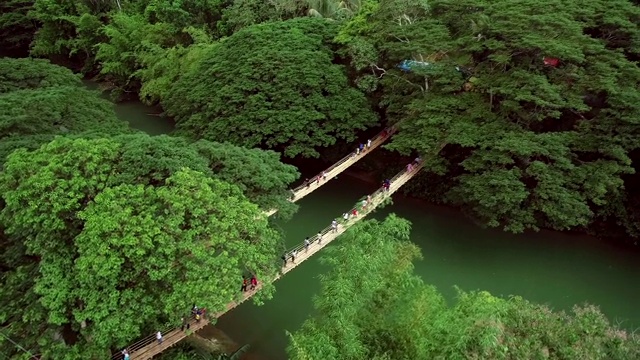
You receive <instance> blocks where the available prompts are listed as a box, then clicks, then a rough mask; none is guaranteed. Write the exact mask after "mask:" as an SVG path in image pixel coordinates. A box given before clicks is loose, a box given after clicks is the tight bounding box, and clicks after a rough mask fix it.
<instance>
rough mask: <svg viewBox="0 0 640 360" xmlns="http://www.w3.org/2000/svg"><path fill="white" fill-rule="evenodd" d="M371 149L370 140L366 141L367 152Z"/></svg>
mask: <svg viewBox="0 0 640 360" xmlns="http://www.w3.org/2000/svg"><path fill="white" fill-rule="evenodd" d="M369 149H371V139H369V140H367V150H369Z"/></svg>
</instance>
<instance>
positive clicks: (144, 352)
mask: <svg viewBox="0 0 640 360" xmlns="http://www.w3.org/2000/svg"><path fill="white" fill-rule="evenodd" d="M423 165H424V162H420V163H418V164H417V165H415V167H414V168H413V170H411V171H408V170H407V169H404V170H403V171H401V172H399V173H398V174H397V175H395V176H394V177H393V178H391V181H390V183H391V184H390V187H389V190H388V191H387V190H384V189H382V188H380V189H378V190H376V191H375V192H374V193H373V194H371V202H370V203H368V204H367V206H366V209H362V212H361V214H360V215H358V217H351V218H350V219H349V220H347V221H344V222H342V223H339V225H338V228H337V230H336V231H334V230H333V228H332V227H331V225H329V226H327V227H325V228H324V229H322V230H321V234H322V236H323V239H322V242H321V243H320V242H318V243H316V241H317V240H318V236H317V235H314V236H313V237H312V238H310V239H309V240H310V249H309V250H308V251H307V249H306V246H305V244H304V242H303V243H302V244H299V245H296V246H294V247H293V248H291V250H289V251H287V253H286V254H290V253H291V251H292V250H297V251H298V256H297V259H298V261H296V262H293V263H291V265H289V263H288V262H287V264H286V265H283V266H282V268H281V271H280V274H278V275H277V276H276V277H275V278H274V279H273V281H276V280H278V279H279V278H280V277H282V276H283V275H284V274H286V273H288V272H289V271H291V270H293V269H294V268H295V267H297V266H298V265H299V264H300V263H302V262H303V261H305V260H306V259H308V258H310V257H311V256H312V255H313V254H315V253H316V252H318V251H320V250H321V249H323V248H324V247H325V246H327V245H328V244H329V243H331V242H332V241H333V240H334V239H336V238H337V237H338V236H339V235H341V234H343V233H344V232H345V231H346V230H347V229H348V228H350V227H351V226H352V225H353V224H355V223H356V222H358V221H359V220H361V219H362V218H364V217H365V216H366V215H368V214H370V213H371V212H373V210H374V209H375V208H376V207H377V206H378V205H379V204H380V203H382V201H384V200H385V199H387V198H389V197H390V196H391V195H392V194H393V193H394V192H395V191H397V190H398V189H399V188H400V187H401V186H402V185H404V183H406V182H407V181H408V180H409V179H411V178H412V177H413V176H414V175H415V174H416V173H418V172H419V171H420V169H421V168H422V166H423ZM357 207H358V206H357V205H356V207H354V208H352V209H351V211H353V209H355V208H357ZM327 234H329V235H330V236H327V238H324V235H327ZM311 239H313V241H311ZM261 288H262V282H260V283H259V284H258V286H257V287H256V288H255V289H254V290H249V291H247V292H246V293H244V294H242V298H241V299H239V300H236V301H232V302H231V303H229V304H228V305H227V306H226V309H224V310H222V311H220V312H218V313H216V314H215V318H219V317H220V316H222V315H223V314H225V313H226V312H228V311H230V310H232V309H234V308H235V307H236V306H238V305H240V304H242V303H243V302H244V301H246V300H248V299H250V298H251V297H252V296H253V295H255V294H256V293H257V292H258V291H259V290H260V289H261ZM189 323H190V324H191V327H192V328H193V327H194V325H195V324H196V323H195V320H191V321H190V322H189ZM207 323H209V320H208V318H206V319H205V318H203V319H202V320H201V323H200V325H202V326H204V325H206V324H207ZM194 331H195V329H194ZM178 332H180V333H179V335H177V337H179V339H177V341H175V342H174V343H176V342H178V341H180V340H181V339H183V338H184V337H186V334H184V332H182V331H181V327H173V330H171V329H169V330H165V331H162V334H163V336H165V334H167V335H169V336H171V335H172V334H178ZM167 340H168V339H167ZM155 341H156V339H155V335H153V334H152V335H150V336H147V337H145V338H144V339H142V340H139V341H137V342H136V343H134V344H133V345H130V346H128V347H127V348H126V349H127V350H128V351H129V354H130V356H131V360H135V359H150V358H151V357H152V356H154V355H157V354H159V353H161V352H162V351H164V350H165V349H166V348H167V347H168V346H170V345H169V344H167V345H165V346H164V348H161V349H157V348H155V347H151V348H149V349H144V348H145V347H147V346H153V343H154V342H155ZM143 344H144V345H143ZM141 345H142V346H141ZM134 351H141V352H140V353H139V354H135V353H134ZM121 358H122V356H121V355H120V354H119V353H116V354H114V355H113V356H112V357H111V359H112V360H118V359H121Z"/></svg>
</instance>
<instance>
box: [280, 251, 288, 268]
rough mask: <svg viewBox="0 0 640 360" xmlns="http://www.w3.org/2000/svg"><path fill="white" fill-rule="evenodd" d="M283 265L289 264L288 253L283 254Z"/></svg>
mask: <svg viewBox="0 0 640 360" xmlns="http://www.w3.org/2000/svg"><path fill="white" fill-rule="evenodd" d="M281 259H282V266H287V253H286V252H285V253H284V254H282V258H281Z"/></svg>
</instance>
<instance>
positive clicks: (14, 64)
mask: <svg viewBox="0 0 640 360" xmlns="http://www.w3.org/2000/svg"><path fill="white" fill-rule="evenodd" d="M126 132H129V130H128V127H127V124H126V123H124V122H123V121H121V120H119V119H118V118H117V117H116V114H115V112H114V109H113V103H111V102H110V101H107V100H105V99H103V98H101V97H100V95H99V94H98V93H97V92H95V91H90V90H87V89H86V88H85V87H84V86H83V85H82V83H81V81H80V78H79V77H78V76H77V75H75V74H73V73H72V72H71V71H70V70H68V69H65V68H62V67H60V66H56V65H53V64H51V63H49V62H48V61H46V60H40V59H8V58H3V59H0V164H2V163H3V162H4V159H5V158H6V156H7V155H9V154H10V153H11V152H12V151H13V150H15V149H17V148H27V149H32V150H33V149H36V148H38V147H39V146H40V145H42V144H45V143H47V142H49V141H51V140H52V139H53V138H54V137H55V136H56V135H79V134H82V136H85V137H86V136H91V137H96V136H98V137H99V136H104V135H117V134H122V133H126Z"/></svg>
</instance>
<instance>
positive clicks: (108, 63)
mask: <svg viewBox="0 0 640 360" xmlns="http://www.w3.org/2000/svg"><path fill="white" fill-rule="evenodd" d="M102 31H103V32H104V34H105V36H106V37H107V39H108V40H107V41H105V42H102V43H100V44H98V45H97V49H98V51H97V53H96V60H97V61H98V63H99V64H100V73H101V74H102V75H105V76H107V77H108V78H110V79H113V81H114V83H116V84H119V85H121V86H122V87H123V88H126V87H127V86H128V85H129V82H130V81H131V80H132V77H133V75H134V74H135V73H136V71H137V70H138V69H139V65H140V54H141V53H143V52H145V49H146V48H150V47H156V46H158V47H160V48H167V47H171V46H173V45H175V41H176V35H177V32H178V30H177V29H175V28H174V27H173V26H172V25H171V24H168V23H157V24H150V23H148V22H147V21H146V19H145V18H144V16H143V15H141V14H134V15H129V14H125V13H116V14H113V15H112V16H111V21H110V23H109V24H107V25H105V26H104V27H103V29H102Z"/></svg>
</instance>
